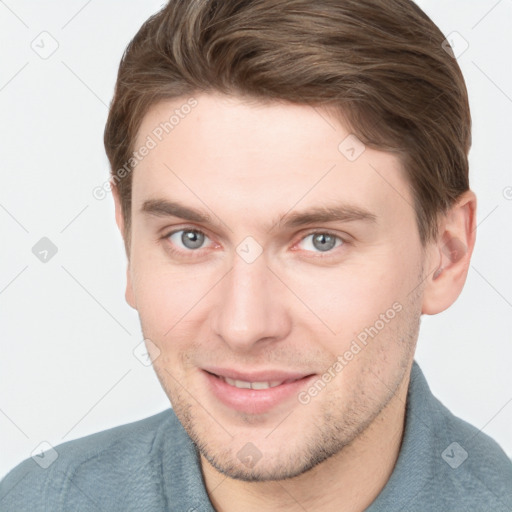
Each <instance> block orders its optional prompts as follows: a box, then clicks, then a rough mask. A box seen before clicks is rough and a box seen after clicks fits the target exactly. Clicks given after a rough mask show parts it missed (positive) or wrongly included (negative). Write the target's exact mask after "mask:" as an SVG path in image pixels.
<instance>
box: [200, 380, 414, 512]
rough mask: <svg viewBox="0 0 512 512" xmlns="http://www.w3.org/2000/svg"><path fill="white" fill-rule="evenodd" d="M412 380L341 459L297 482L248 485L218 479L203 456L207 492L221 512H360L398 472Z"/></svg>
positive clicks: (338, 456)
mask: <svg viewBox="0 0 512 512" xmlns="http://www.w3.org/2000/svg"><path fill="white" fill-rule="evenodd" d="M409 379H410V375H407V377H406V378H404V381H403V382H402V384H401V386H400V389H399V390H398V391H397V393H396V394H395V395H394V397H393V398H392V399H391V400H390V402H389V403H388V404H387V406H386V407H385V408H384V409H383V410H382V411H381V412H380V414H379V415H378V416H377V417H376V418H375V420H374V421H373V422H372V423H371V425H370V426H369V427H368V428H367V429H366V430H365V431H364V432H362V433H361V434H360V435H359V436H358V437H357V438H356V439H354V441H353V442H352V443H351V444H350V445H348V446H346V447H344V448H343V449H342V450H341V451H340V452H339V453H337V454H336V455H334V456H332V457H330V458H329V459H327V460H325V461H324V462H322V463H321V464H318V465H317V466H315V467H314V468H312V469H311V470H309V471H307V472H306V473H303V474H302V475H299V476H297V477H294V478H290V479H287V480H281V481H271V482H244V481H240V480H234V479H232V478H229V477H226V476H225V475H223V474H221V473H219V472H218V471H217V470H216V469H215V468H214V467H213V466H211V464H210V463H209V462H208V461H207V460H206V459H205V458H204V457H203V456H202V455H201V466H202V471H203V477H204V480H205V484H206V490H207V492H208V494H209V497H210V500H211V502H212V504H213V506H214V507H215V510H216V511H217V512H235V511H238V510H244V511H245V512H253V511H254V512H256V511H258V512H266V511H275V510H276V509H277V510H282V511H284V512H295V511H297V512H298V511H300V512H303V511H304V510H311V511H315V512H324V511H325V512H327V511H332V510H337V511H339V512H356V511H362V510H365V509H366V508H367V507H368V506H369V505H370V504H371V503H372V502H373V501H374V500H375V498H376V497H377V496H378V495H379V493H380V492H381V491H382V489H383V488H384V486H385V485H386V483H387V481H388V480H389V478H390V476H391V473H392V472H393V468H394V466H395V463H396V460H397V458H398V454H399V452H400V446H401V442H402V436H403V431H404V421H405V403H406V398H407V389H408V385H409Z"/></svg>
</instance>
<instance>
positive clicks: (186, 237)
mask: <svg viewBox="0 0 512 512" xmlns="http://www.w3.org/2000/svg"><path fill="white" fill-rule="evenodd" d="M173 237H174V238H173ZM205 238H206V236H205V234H204V233H201V232H200V231H195V230H192V229H180V230H179V231H175V232H174V233H172V234H171V235H169V239H170V240H171V241H172V242H173V243H174V244H178V246H179V245H180V244H181V245H182V246H183V247H185V248H186V249H198V248H200V247H201V246H202V245H203V244H204V240H205Z"/></svg>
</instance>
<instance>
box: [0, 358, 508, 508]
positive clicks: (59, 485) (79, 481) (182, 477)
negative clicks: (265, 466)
mask: <svg viewBox="0 0 512 512" xmlns="http://www.w3.org/2000/svg"><path fill="white" fill-rule="evenodd" d="M54 450H55V452H56V453H54V452H51V451H50V452H47V453H46V454H45V455H44V456H39V457H38V456H35V458H37V460H38V461H37V462H36V461H35V460H33V459H27V460H25V461H24V462H22V463H21V464H19V465H18V466H17V467H16V468H14V469H13V470H12V471H11V472H10V473H9V474H8V475H7V476H6V477H5V478H4V479H3V480H2V482H1V483H0V511H1V512H23V511H28V512H38V511H43V510H44V511H52V512H61V511H79V512H86V511H87V512H89V511H91V512H92V511H95V512H99V511H105V512H112V511H123V512H126V511H138V512H140V511H147V512H150V511H151V512H153V511H154V512H156V511H179V512H199V511H202V512H206V511H210V512H211V511H213V510H214V509H213V506H212V504H211V502H210V501H209V498H208V495H207V493H206V490H205V486H204V480H203V477H202V473H201V467H200V463H199V456H198V452H197V449H196V447H195V445H194V444H193V443H192V441H191V440H190V438H189V437H188V435H187V433H186V432H185V430H184V429H183V427H182V426H181V424H180V422H179V420H178V419H177V417H176V415H175V414H174V412H173V411H172V409H168V410H165V411H163V412H161V413H159V414H156V415H155V416H151V417H150V418H146V419H144V420H141V421H137V422H135V423H130V424H128V425H122V426H120V427H116V428H112V429H109V430H106V431H103V432H99V433H97V434H93V435H90V436H87V437H84V438H82V439H77V440H75V441H69V442H67V443H63V444H61V445H58V446H56V447H55V448H54ZM55 455H57V458H56V459H55V460H54V461H53V462H52V463H51V464H50V465H49V466H48V467H47V468H46V469H44V468H43V467H44V466H46V465H48V463H49V462H51V461H52V460H53V458H54V457H55ZM46 457H48V459H46V461H45V458H46ZM41 466H43V467H41ZM367 511H368V512H381V511H403V512H415V511H418V512H420V511H421V512H428V511H450V512H458V511H461V512H462V511H464V512H467V511H476V512H479V511H481V512H489V511H493V512H511V511H512V462H511V461H510V460H509V459H508V457H507V456H506V454H505V453H504V452H503V450H502V449H501V448H500V447H499V445H498V444H497V443H496V442H495V441H493V440H492V439H491V438H490V437H489V436H487V435H486V434H484V433H483V432H480V431H479V430H477V429H476V428H475V427H473V426H471V425H469V424H468V423H466V422H465V421H463V420H461V419H459V418H457V417H455V416H454V415H453V414H451V413H450V411H449V410H448V409H447V408H446V407H444V406H443V405H442V404H441V403H440V402H439V401H438V400H437V399H436V398H435V397H434V396H433V395H432V393H431V391H430V389H429V387H428V385H427V382H426V380H425V377H424V376H423V373H422V371H421V370H420V368H419V366H418V364H417V363H416V362H414V364H413V368H412V373H411V381H410V385H409V390H408V396H407V408H406V421H405V431H404V437H403V441H402V446H401V449H400V454H399V457H398V460H397V462H396V466H395V468H394V470H393V473H392V475H391V477H390V479H389V481H388V482H387V484H386V486H385V487H384V489H383V490H382V491H381V493H380V494H379V496H378V497H377V498H376V500H375V501H374V502H373V503H372V505H371V506H370V507H369V508H368V509H367Z"/></svg>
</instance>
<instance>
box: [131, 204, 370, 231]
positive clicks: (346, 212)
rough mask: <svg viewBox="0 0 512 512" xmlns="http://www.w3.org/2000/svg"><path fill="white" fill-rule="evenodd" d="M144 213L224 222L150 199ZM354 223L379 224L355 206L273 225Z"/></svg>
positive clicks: (323, 209)
mask: <svg viewBox="0 0 512 512" xmlns="http://www.w3.org/2000/svg"><path fill="white" fill-rule="evenodd" d="M141 212H142V213H144V214H147V215H152V216H155V217H178V218H180V219H183V220H186V221H189V222H198V223H202V224H208V225H212V226H219V225H220V224H223V223H222V222H217V221H214V220H213V218H212V216H211V215H210V214H208V213H207V212H206V211H203V210H196V209H194V208H190V207H188V206H185V205H183V204H181V203H179V202H177V201H168V200H166V199H149V200H147V201H145V202H144V204H143V205H142V207H141ZM335 221H338V222H354V221H364V222H368V223H376V222H377V216H376V215H375V214H374V213H372V212H370V211H369V210H367V209H365V208H361V207H359V206H355V205H349V204H338V205H326V206H316V207H312V208H309V209H307V210H304V211H293V212H289V213H285V214H282V215H280V216H278V218H277V219H276V220H275V222H273V223H271V226H272V228H270V229H273V227H274V226H276V225H277V226H279V227H281V228H285V229H286V228H296V227H300V226H305V225H309V224H314V223H322V222H335Z"/></svg>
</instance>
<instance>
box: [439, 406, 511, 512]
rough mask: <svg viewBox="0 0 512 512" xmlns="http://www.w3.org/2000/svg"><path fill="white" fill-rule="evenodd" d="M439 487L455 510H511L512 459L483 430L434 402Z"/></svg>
mask: <svg viewBox="0 0 512 512" xmlns="http://www.w3.org/2000/svg"><path fill="white" fill-rule="evenodd" d="M431 409H433V411H432V412H433V418H435V429H434V430H435V450H436V451H437V453H435V454H433V455H434V460H435V461H436V462H435V466H436V468H435V469H436V470H435V474H436V476H437V482H436V484H437V486H438V489H439V490H441V489H442V490H443V491H444V492H443V494H444V495H445V496H448V497H450V498H449V499H451V500H452V501H453V510H459V509H460V510H462V509H464V507H467V508H466V510H469V509H472V510H495V511H510V510H512V461H511V460H510V458H509V457H508V456H507V454H506V453H505V452H504V451H503V449H502V448H501V446H500V445H499V444H498V443H497V442H496V441H495V440H494V439H492V438H491V437H490V436H488V435H487V434H485V433H484V432H483V431H482V430H479V429H477V428H476V427H475V426H473V425H471V424H469V423H468V422H466V421H464V420H463V419H461V418H459V417H457V416H455V415H454V414H452V413H451V412H450V411H449V410H448V409H447V408H446V407H445V406H444V405H443V404H442V403H441V402H440V401H439V400H437V399H436V398H434V399H433V400H432V401H431Z"/></svg>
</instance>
